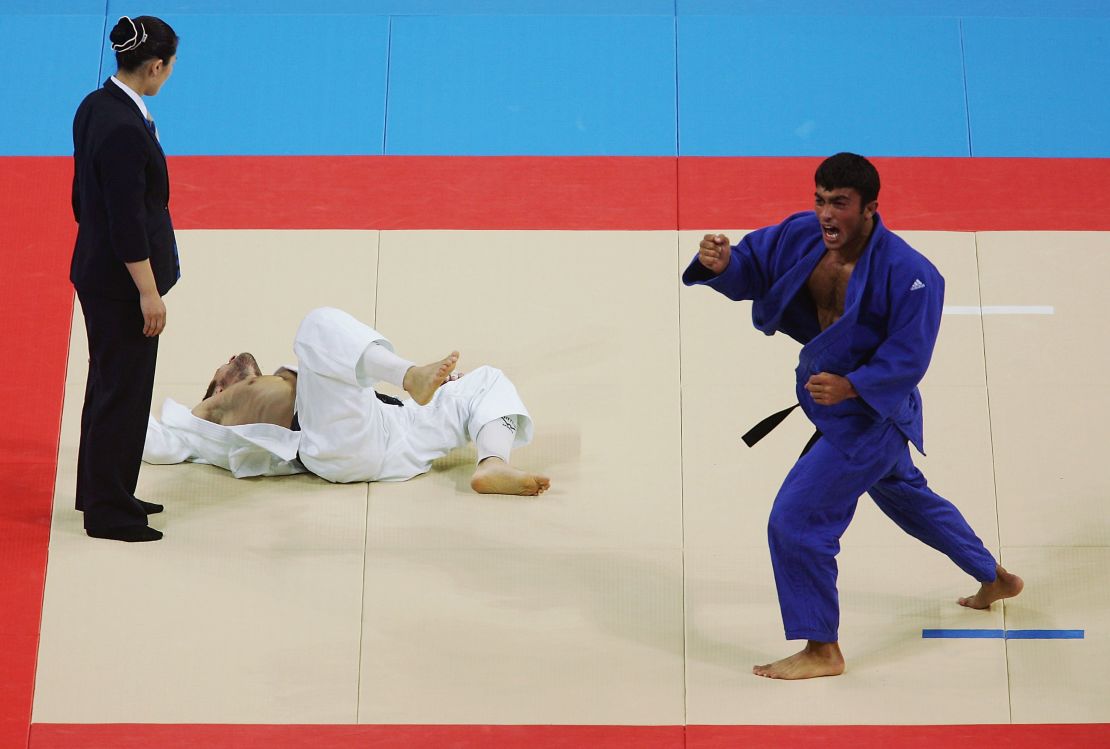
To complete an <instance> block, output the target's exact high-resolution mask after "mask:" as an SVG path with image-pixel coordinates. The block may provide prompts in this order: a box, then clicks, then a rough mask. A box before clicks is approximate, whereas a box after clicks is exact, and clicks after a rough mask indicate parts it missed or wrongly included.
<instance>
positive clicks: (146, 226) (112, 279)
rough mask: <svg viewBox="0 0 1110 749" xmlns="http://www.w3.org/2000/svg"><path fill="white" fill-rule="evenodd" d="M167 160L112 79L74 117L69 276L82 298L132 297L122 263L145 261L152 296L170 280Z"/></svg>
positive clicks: (173, 267)
mask: <svg viewBox="0 0 1110 749" xmlns="http://www.w3.org/2000/svg"><path fill="white" fill-rule="evenodd" d="M169 203H170V180H169V172H168V171H167V169H166V156H165V154H164V153H163V152H162V147H161V146H160V145H159V144H158V141H157V139H156V138H155V137H154V136H153V135H152V134H151V133H150V131H149V130H147V127H146V124H145V121H144V119H143V114H142V112H141V111H140V110H139V107H138V106H137V105H136V104H135V102H134V101H132V100H131V98H130V97H129V96H128V95H127V93H126V92H124V90H123V89H121V88H120V87H119V86H117V85H116V84H115V83H113V82H112V81H111V79H109V80H107V81H105V82H104V87H103V88H100V89H97V90H96V91H94V92H92V93H91V94H89V95H88V96H86V97H85V100H84V101H82V102H81V106H79V107H78V108H77V114H76V115H75V116H74V118H73V217H74V218H75V219H76V220H77V224H78V229H77V242H76V245H75V246H74V249H73V262H72V263H71V264H70V272H69V278H70V281H72V282H73V285H74V286H75V287H76V288H77V291H78V292H80V293H82V294H88V295H93V296H102V297H108V298H112V299H124V300H130V299H136V300H137V299H138V298H139V291H138V289H137V288H136V287H135V282H134V281H132V279H131V274H130V273H128V271H127V268H126V267H125V266H124V263H130V262H135V261H138V260H146V259H148V258H149V259H150V266H151V269H152V270H153V271H154V279H155V281H156V282H157V284H158V292H159V293H160V294H165V293H166V292H167V291H169V290H170V287H172V286H173V285H174V284H175V283H176V282H177V275H178V270H177V261H176V253H175V242H174V235H173V223H172V222H171V220H170V210H169Z"/></svg>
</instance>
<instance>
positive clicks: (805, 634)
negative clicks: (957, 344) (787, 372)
mask: <svg viewBox="0 0 1110 749" xmlns="http://www.w3.org/2000/svg"><path fill="white" fill-rule="evenodd" d="M825 251H826V249H825V244H824V239H823V237H822V233H821V226H820V223H819V221H818V219H817V216H816V215H815V214H814V213H813V212H812V211H807V212H804V213H796V214H794V215H793V216H790V217H789V218H787V219H786V220H785V221H783V222H782V223H781V224H778V225H776V226H769V227H766V228H763V229H760V230H758V231H755V232H752V233H751V234H748V235H747V236H745V237H744V238H743V239H742V240H741V241H740V243H739V244H737V245H735V246H733V247H732V252H731V260H730V262H729V265H728V267H727V268H726V269H725V270H724V271H723V272H722V273H721V274H720V275H717V276H714V275H713V272H712V271H710V270H708V269H707V268H705V267H704V266H703V265H702V264H701V263H700V262H699V261H698V259H697V257H695V258H694V260H693V261H692V262H691V263H690V265H689V266H688V267H687V269H686V271H685V272H684V273H683V275H682V280H683V283H685V284H686V285H687V286H691V285H704V286H708V287H710V288H712V289H716V290H717V291H719V292H720V293H722V294H724V295H725V296H727V297H728V298H730V299H733V300H737V301H739V300H745V299H750V300H752V301H753V305H752V322H753V323H754V324H755V327H756V328H758V329H759V330H761V331H763V332H764V333H766V334H767V335H774V334H775V333H776V332H782V333H785V334H787V335H789V336H790V337H791V338H794V339H795V340H796V341H798V342H799V343H801V344H802V350H801V353H800V354H799V357H798V367H797V369H796V370H795V372H796V375H797V382H796V389H797V395H798V402H799V404H801V407H802V409H803V410H804V411H805V413H806V415H807V416H808V417H809V419H810V420H811V421H812V422H813V423H814V425H815V426H816V427H817V429H818V430H819V431H820V433H821V438H820V439H818V440H817V441H816V443H814V445H813V447H812V449H810V450H809V451H808V452H806V453H805V454H804V455H803V456H802V457H801V458H799V459H798V462H797V463H796V464H795V465H794V467H793V468H792V469H791V470H790V472H789V474H787V476H786V480H785V481H784V482H783V485H782V488H781V489H780V490H779V493H778V496H777V497H776V498H775V503H774V506H773V507H772V509H771V518H770V521H769V523H768V530H767V535H768V541H769V543H770V547H771V562H772V565H773V567H774V571H775V585H776V587H777V588H778V595H779V607H780V609H781V611H782V620H783V626H784V627H785V630H786V638H787V639H788V640H797V639H805V640H816V641H819V642H835V641H837V640H838V629H839V625H840V605H839V600H838V598H837V591H836V575H837V567H836V555H837V553H838V552H839V551H840V537H841V535H843V533H844V531H845V530H846V529H847V527H848V523H849V522H851V520H852V515H853V514H854V513H855V509H856V503H857V502H858V501H859V497H860V496H861V495H862V494H863V493H864V492H867V493H868V494H870V495H871V498H872V499H873V500H874V501H875V504H877V505H878V506H879V509H881V510H882V511H883V512H884V513H885V514H886V515H887V516H888V517H890V518H891V519H892V520H893V521H894V522H895V523H897V524H898V526H899V527H901V528H902V530H904V531H906V532H907V533H909V534H910V535H911V536H913V537H914V538H917V539H919V540H921V541H923V542H924V543H926V544H928V545H929V546H932V547H933V548H934V549H937V550H938V551H940V552H941V553H943V554H946V555H947V556H948V557H949V558H950V559H951V560H952V561H953V562H955V563H956V564H957V565H958V566H959V567H960V569H962V570H963V571H964V572H966V573H968V574H969V575H971V576H972V577H974V578H975V579H976V580H978V581H980V582H991V581H993V580H994V578H995V567H996V563H995V560H994V557H993V556H991V554H990V552H988V551H987V549H986V548H985V547H984V546H983V542H982V541H980V540H979V538H978V537H977V536H976V535H975V533H974V531H972V529H971V527H970V526H969V525H968V524H967V521H966V520H964V517H963V515H961V514H960V511H959V510H958V509H956V507H955V506H954V505H953V504H952V503H951V502H949V501H948V500H946V499H944V498H943V497H941V496H939V495H937V494H936V493H935V492H933V491H932V490H931V489H930V488H929V487H928V485H927V483H926V481H925V477H924V476H923V475H922V474H921V472H920V471H919V470H918V469H917V468H916V467H914V465H913V460H912V458H911V457H910V451H909V445H908V444H907V443H912V444H913V445H914V446H915V447H916V448H917V449H918V450H919V451H921V452H922V454H924V443H923V423H922V418H921V393H920V392H919V391H918V389H917V385H918V383H919V382H920V381H921V379H922V377H924V376H925V371H926V370H927V369H928V367H929V360H930V359H931V358H932V355H933V347H934V345H935V343H936V338H937V333H938V331H939V329H940V320H941V312H942V308H943V304H944V278H943V277H942V276H941V275H940V273H939V272H938V271H937V269H936V268H935V267H934V266H933V264H932V263H930V262H929V261H928V260H927V259H926V258H925V257H924V256H922V255H921V254H920V253H918V252H917V251H916V250H914V249H913V248H912V247H910V246H909V245H908V244H906V242H905V241H904V240H902V239H901V238H900V237H898V236H897V235H896V234H894V233H893V232H890V231H888V230H887V229H886V227H884V226H883V223H882V220H881V219H880V218H879V216H878V214H876V215H875V220H874V229H873V231H872V234H871V237H870V239H869V241H868V244H867V247H866V248H865V249H864V252H863V254H862V255H861V257H860V259H859V261H858V262H857V263H856V267H855V269H854V270H853V271H852V276H851V278H850V279H849V282H848V289H847V296H846V298H845V302H844V314H843V315H842V316H841V317H840V319H838V320H837V321H836V322H835V323H833V324H832V325H830V326H829V327H828V328H826V329H825V330H824V331H822V330H821V327H820V324H819V322H818V320H817V308H816V305H815V304H814V302H813V299H812V298H811V296H810V294H809V291H808V289H807V287H806V282H807V280H808V279H809V276H810V275H811V274H812V273H813V270H814V268H816V267H817V263H818V262H819V261H820V259H821V257H822V256H823V255H824V254H825ZM821 372H827V373H830V374H836V375H840V376H842V377H847V378H848V380H849V381H851V383H852V386H853V387H854V388H855V390H856V392H857V393H858V394H859V396H860V397H858V398H849V399H847V400H844V401H842V402H840V403H838V404H836V405H834V406H822V405H818V404H817V403H815V402H814V400H813V398H812V396H810V394H809V392H808V391H807V390H806V389H805V384H806V382H807V381H808V380H809V378H810V377H811V376H812V375H815V374H818V373H821Z"/></svg>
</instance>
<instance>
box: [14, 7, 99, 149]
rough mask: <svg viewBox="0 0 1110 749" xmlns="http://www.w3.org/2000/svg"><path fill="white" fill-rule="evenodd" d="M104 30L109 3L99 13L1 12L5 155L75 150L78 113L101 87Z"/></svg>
mask: <svg viewBox="0 0 1110 749" xmlns="http://www.w3.org/2000/svg"><path fill="white" fill-rule="evenodd" d="M103 33H104V15H103V6H101V13H100V14H99V15H95V16H91V15H65V16H35V15H0V39H3V40H4V42H3V44H0V70H3V71H4V75H3V76H0V100H2V101H4V102H6V104H5V105H4V114H3V116H2V117H0V155H2V156H72V155H73V113H74V112H76V111H77V105H78V104H80V103H81V100H82V99H84V98H85V96H86V95H87V94H88V93H89V92H91V91H93V90H95V89H96V88H97V86H98V81H97V79H96V68H97V54H98V50H99V49H100V40H101V36H102V34H103ZM44 39H49V44H46V46H44V41H43V40H44ZM52 50H53V51H52ZM52 55H53V56H52ZM113 70H114V68H113Z"/></svg>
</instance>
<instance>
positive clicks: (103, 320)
mask: <svg viewBox="0 0 1110 749" xmlns="http://www.w3.org/2000/svg"><path fill="white" fill-rule="evenodd" d="M78 298H79V299H80V301H81V311H82V312H83V313H84V316H85V332H86V333H87V334H88V339H89V379H88V381H87V382H86V384H85V406H84V408H83V410H82V411H81V446H80V449H79V451H78V453H77V509H78V510H84V512H85V528H86V529H93V530H103V529H107V528H119V527H125V526H145V525H146V524H147V520H146V512H144V510H143V508H142V505H140V504H139V502H138V500H137V499H136V498H135V486H136V484H137V483H138V480H139V467H140V465H141V464H142V459H143V445H144V444H145V443H146V426H147V417H148V416H149V414H150V402H151V398H152V397H153V394H154V368H155V365H156V363H157V360H158V338H157V337H154V338H147V337H146V336H144V335H143V314H142V310H141V309H140V308H139V301H138V300H137V299H136V300H134V301H121V300H118V299H106V298H104V297H97V296H93V295H89V294H78Z"/></svg>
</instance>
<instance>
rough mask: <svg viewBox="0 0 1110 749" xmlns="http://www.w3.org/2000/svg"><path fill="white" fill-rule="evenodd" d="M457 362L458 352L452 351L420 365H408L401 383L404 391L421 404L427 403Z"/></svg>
mask: <svg viewBox="0 0 1110 749" xmlns="http://www.w3.org/2000/svg"><path fill="white" fill-rule="evenodd" d="M458 363H459V352H458V351H452V352H451V353H450V354H448V355H447V356H445V357H443V358H442V359H440V360H439V361H435V362H432V363H431V364H425V365H424V366H422V367H409V369H408V371H407V372H405V381H404V383H402V384H403V386H404V388H405V392H406V393H408V394H409V395H411V396H412V399H413V400H414V401H416V402H417V403H419V404H420V405H421V406H424V405H427V403H428V402H429V401H431V399H432V396H433V395H435V394H436V390H438V389H439V386H440V385H442V384H443V383H445V382H447V380H449V379H450V378H451V372H453V371H454V369H455V365H456V364H458Z"/></svg>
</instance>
